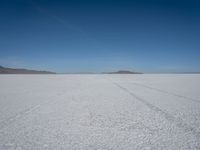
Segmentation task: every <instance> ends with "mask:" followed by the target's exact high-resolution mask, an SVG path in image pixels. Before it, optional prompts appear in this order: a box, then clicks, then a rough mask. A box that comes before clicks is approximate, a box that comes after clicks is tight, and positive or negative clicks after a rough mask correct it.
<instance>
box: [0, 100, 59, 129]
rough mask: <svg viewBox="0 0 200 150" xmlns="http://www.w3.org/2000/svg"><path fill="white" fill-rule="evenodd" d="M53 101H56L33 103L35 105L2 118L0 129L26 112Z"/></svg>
mask: <svg viewBox="0 0 200 150" xmlns="http://www.w3.org/2000/svg"><path fill="white" fill-rule="evenodd" d="M54 102H56V101H54V100H51V101H47V102H44V103H42V104H38V105H35V106H32V107H29V108H27V109H24V110H22V111H20V112H18V113H16V114H15V115H13V116H11V117H8V118H6V119H4V120H3V121H1V122H0V131H1V130H3V129H4V128H6V127H8V126H10V125H12V124H13V123H14V122H15V121H17V120H18V119H20V118H22V117H24V116H26V115H27V114H29V113H31V112H33V111H35V110H37V109H39V108H40V107H42V106H44V105H47V104H50V103H54Z"/></svg>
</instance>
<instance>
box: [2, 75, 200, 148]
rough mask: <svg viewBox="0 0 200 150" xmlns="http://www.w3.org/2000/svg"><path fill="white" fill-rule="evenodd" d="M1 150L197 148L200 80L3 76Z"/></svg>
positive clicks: (195, 77) (177, 77) (187, 77)
mask: <svg viewBox="0 0 200 150" xmlns="http://www.w3.org/2000/svg"><path fill="white" fill-rule="evenodd" d="M0 149H1V150H4V149H17V150H21V149H23V150H29V149H30V150H32V149H33V150H36V149H37V150H40V149H41V150H44V149H52V150H55V149H58V150H60V149H74V150H75V149H77V150H79V149H84V150H90V149H91V150H93V149H106V150H107V149H108V150H110V149H113V150H116V149H117V150H118V149H119V150H121V149H124V150H132V149H138V150H141V149H152V150H157V149H170V150H171V149H172V150H178V149H181V150H184V149H185V150H188V149H191V150H195V149H200V75H199V74H140V75H103V74H102V75H1V76H0Z"/></svg>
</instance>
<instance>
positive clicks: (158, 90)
mask: <svg viewBox="0 0 200 150" xmlns="http://www.w3.org/2000/svg"><path fill="white" fill-rule="evenodd" d="M130 83H131V84H134V85H137V86H141V87H145V88H147V89H150V90H154V91H157V92H161V93H165V94H168V95H172V96H176V97H180V98H183V99H185V100H188V101H193V102H197V103H200V100H197V99H194V98H191V97H187V96H183V95H180V94H176V93H173V92H168V91H165V90H161V89H158V88H154V87H151V86H147V85H144V84H141V83H136V82H130Z"/></svg>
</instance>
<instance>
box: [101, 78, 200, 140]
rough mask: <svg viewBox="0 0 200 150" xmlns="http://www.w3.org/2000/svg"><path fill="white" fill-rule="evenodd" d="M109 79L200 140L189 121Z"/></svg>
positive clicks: (199, 133)
mask: <svg viewBox="0 0 200 150" xmlns="http://www.w3.org/2000/svg"><path fill="white" fill-rule="evenodd" d="M105 79H107V80H109V81H110V82H111V83H113V84H114V85H115V86H117V87H118V88H120V89H121V90H123V91H124V92H126V93H128V94H129V95H131V96H132V97H134V98H135V99H137V100H138V101H140V102H142V103H143V104H144V105H146V106H147V107H148V108H149V109H151V110H153V111H155V112H156V113H158V114H160V115H161V116H163V117H164V118H165V119H166V120H168V121H169V122H171V123H174V124H175V125H176V126H177V127H179V128H181V129H183V130H184V131H185V132H189V133H191V134H192V135H194V136H195V137H196V138H197V139H198V140H200V132H199V131H198V130H197V129H196V128H194V127H191V126H189V125H188V124H187V123H185V122H184V121H183V120H182V119H181V118H177V117H174V116H173V115H171V114H170V113H168V112H166V111H164V110H162V109H160V108H159V107H157V106H155V105H153V104H151V103H149V102H148V101H147V100H145V99H143V98H140V97H139V96H137V95H136V94H135V93H133V92H132V91H130V90H129V89H127V88H126V87H123V86H121V85H120V84H119V83H117V82H114V81H112V80H111V79H108V78H105Z"/></svg>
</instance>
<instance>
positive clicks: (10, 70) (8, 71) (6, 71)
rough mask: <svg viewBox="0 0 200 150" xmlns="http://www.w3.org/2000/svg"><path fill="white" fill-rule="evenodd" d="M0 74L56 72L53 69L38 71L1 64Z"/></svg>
mask: <svg viewBox="0 0 200 150" xmlns="http://www.w3.org/2000/svg"><path fill="white" fill-rule="evenodd" d="M0 74H56V73H55V72H51V71H38V70H29V69H21V68H15V69H14V68H7V67H3V66H0Z"/></svg>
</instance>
